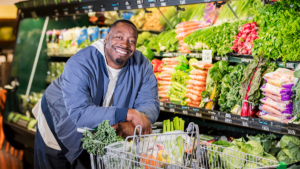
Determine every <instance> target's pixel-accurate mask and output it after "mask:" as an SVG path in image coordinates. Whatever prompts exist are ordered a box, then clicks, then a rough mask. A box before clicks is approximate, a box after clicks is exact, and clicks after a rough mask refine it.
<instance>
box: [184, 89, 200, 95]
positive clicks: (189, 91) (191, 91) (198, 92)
mask: <svg viewBox="0 0 300 169" xmlns="http://www.w3.org/2000/svg"><path fill="white" fill-rule="evenodd" d="M187 92H188V93H192V94H194V95H197V96H199V97H201V93H202V91H197V90H193V89H187Z"/></svg>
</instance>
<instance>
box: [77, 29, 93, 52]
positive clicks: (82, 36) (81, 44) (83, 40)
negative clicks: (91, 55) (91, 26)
mask: <svg viewBox="0 0 300 169" xmlns="http://www.w3.org/2000/svg"><path fill="white" fill-rule="evenodd" d="M75 37H76V41H77V44H78V50H81V49H83V48H86V47H88V46H89V45H90V40H89V35H88V31H87V28H85V27H83V28H76V29H75Z"/></svg>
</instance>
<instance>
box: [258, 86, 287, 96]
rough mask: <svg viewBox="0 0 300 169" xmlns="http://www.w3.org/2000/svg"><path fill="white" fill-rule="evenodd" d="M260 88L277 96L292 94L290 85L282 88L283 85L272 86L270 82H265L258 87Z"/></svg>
mask: <svg viewBox="0 0 300 169" xmlns="http://www.w3.org/2000/svg"><path fill="white" fill-rule="evenodd" d="M260 90H262V91H263V92H266V93H271V94H274V95H277V96H281V95H293V93H292V86H290V87H288V88H283V87H277V86H274V85H272V84H270V83H266V84H264V85H263V86H262V87H261V88H260Z"/></svg>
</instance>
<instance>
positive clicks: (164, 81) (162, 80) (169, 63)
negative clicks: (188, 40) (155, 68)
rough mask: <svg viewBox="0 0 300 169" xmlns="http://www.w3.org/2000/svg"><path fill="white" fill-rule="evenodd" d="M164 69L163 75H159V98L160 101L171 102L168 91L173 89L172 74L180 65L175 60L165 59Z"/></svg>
mask: <svg viewBox="0 0 300 169" xmlns="http://www.w3.org/2000/svg"><path fill="white" fill-rule="evenodd" d="M162 62H163V63H164V65H165V66H164V67H163V68H162V71H161V73H159V74H157V76H156V78H157V83H158V97H159V101H169V94H168V91H169V90H170V88H171V74H172V73H173V71H174V70H175V69H174V68H175V66H176V65H177V64H178V63H179V62H178V61H177V60H176V57H175V58H163V59H162Z"/></svg>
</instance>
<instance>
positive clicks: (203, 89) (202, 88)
mask: <svg viewBox="0 0 300 169" xmlns="http://www.w3.org/2000/svg"><path fill="white" fill-rule="evenodd" d="M194 90H196V91H201V92H204V91H205V86H200V87H199V86H194Z"/></svg>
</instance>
